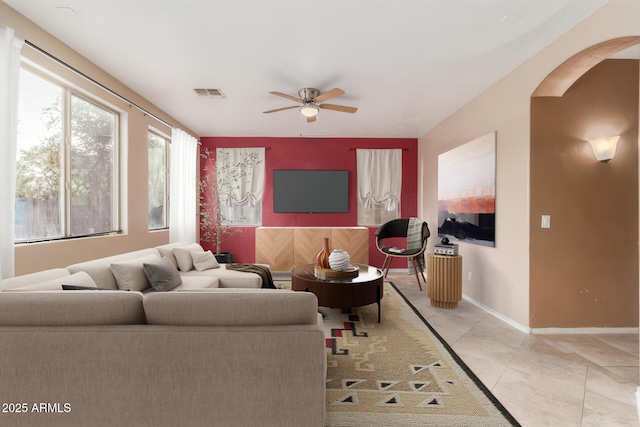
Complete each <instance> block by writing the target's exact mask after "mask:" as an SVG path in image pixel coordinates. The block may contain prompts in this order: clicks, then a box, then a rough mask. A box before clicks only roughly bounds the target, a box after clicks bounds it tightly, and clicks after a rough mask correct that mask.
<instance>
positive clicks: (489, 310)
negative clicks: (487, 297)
mask: <svg viewBox="0 0 640 427" xmlns="http://www.w3.org/2000/svg"><path fill="white" fill-rule="evenodd" d="M462 298H463V299H464V300H466V301H469V302H470V303H471V304H473V305H475V306H478V307H480V308H481V309H483V310H484V311H486V312H487V313H489V314H491V315H493V316H495V317H497V318H498V319H500V320H502V321H503V322H505V323H507V324H509V325H511V326H513V327H514V328H516V329H517V330H519V331H522V332H524V333H525V334H530V333H531V328H529V327H528V326H524V325H521V324H520V323H518V322H516V321H515V320H513V319H511V318H509V317H507V316H505V315H504V314H502V313H499V312H497V311H495V310H494V309H492V308H491V307H487V306H486V305H484V304H482V303H481V302H478V301H476V300H474V299H473V298H471V297H469V296H467V295H462Z"/></svg>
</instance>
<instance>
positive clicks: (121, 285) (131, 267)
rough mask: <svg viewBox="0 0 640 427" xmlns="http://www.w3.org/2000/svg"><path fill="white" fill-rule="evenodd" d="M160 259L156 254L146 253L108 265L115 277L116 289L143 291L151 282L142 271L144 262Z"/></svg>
mask: <svg viewBox="0 0 640 427" xmlns="http://www.w3.org/2000/svg"><path fill="white" fill-rule="evenodd" d="M157 261H160V256H159V255H157V254H148V255H145V256H143V257H140V258H134V259H129V260H126V261H119V262H113V263H111V265H110V266H109V268H110V269H111V272H112V273H113V276H114V277H115V278H116V284H117V285H118V289H121V290H124V291H144V290H145V289H147V288H149V287H150V286H151V284H150V283H149V280H147V276H146V275H145V273H144V264H145V263H153V262H157Z"/></svg>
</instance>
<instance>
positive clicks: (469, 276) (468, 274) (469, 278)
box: [467, 271, 471, 282]
mask: <svg viewBox="0 0 640 427" xmlns="http://www.w3.org/2000/svg"><path fill="white" fill-rule="evenodd" d="M467 280H468V281H469V282H470V281H471V272H470V271H469V272H468V273H467Z"/></svg>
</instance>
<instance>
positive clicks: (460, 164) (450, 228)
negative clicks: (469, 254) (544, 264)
mask: <svg viewBox="0 0 640 427" xmlns="http://www.w3.org/2000/svg"><path fill="white" fill-rule="evenodd" d="M495 200H496V132H495V131H494V132H490V133H488V134H486V135H483V136H481V137H480V138H477V139H474V140H473V141H470V142H468V143H466V144H464V145H461V146H459V147H456V148H454V149H453V150H450V151H447V152H446V153H442V154H440V155H439V156H438V236H440V237H447V238H448V239H449V240H459V241H464V242H469V243H474V244H478V245H483V246H492V247H494V246H495V224H496V203H495Z"/></svg>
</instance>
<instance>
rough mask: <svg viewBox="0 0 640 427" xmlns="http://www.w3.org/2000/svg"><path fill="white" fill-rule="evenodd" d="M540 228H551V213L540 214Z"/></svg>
mask: <svg viewBox="0 0 640 427" xmlns="http://www.w3.org/2000/svg"><path fill="white" fill-rule="evenodd" d="M542 228H551V215H542Z"/></svg>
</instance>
